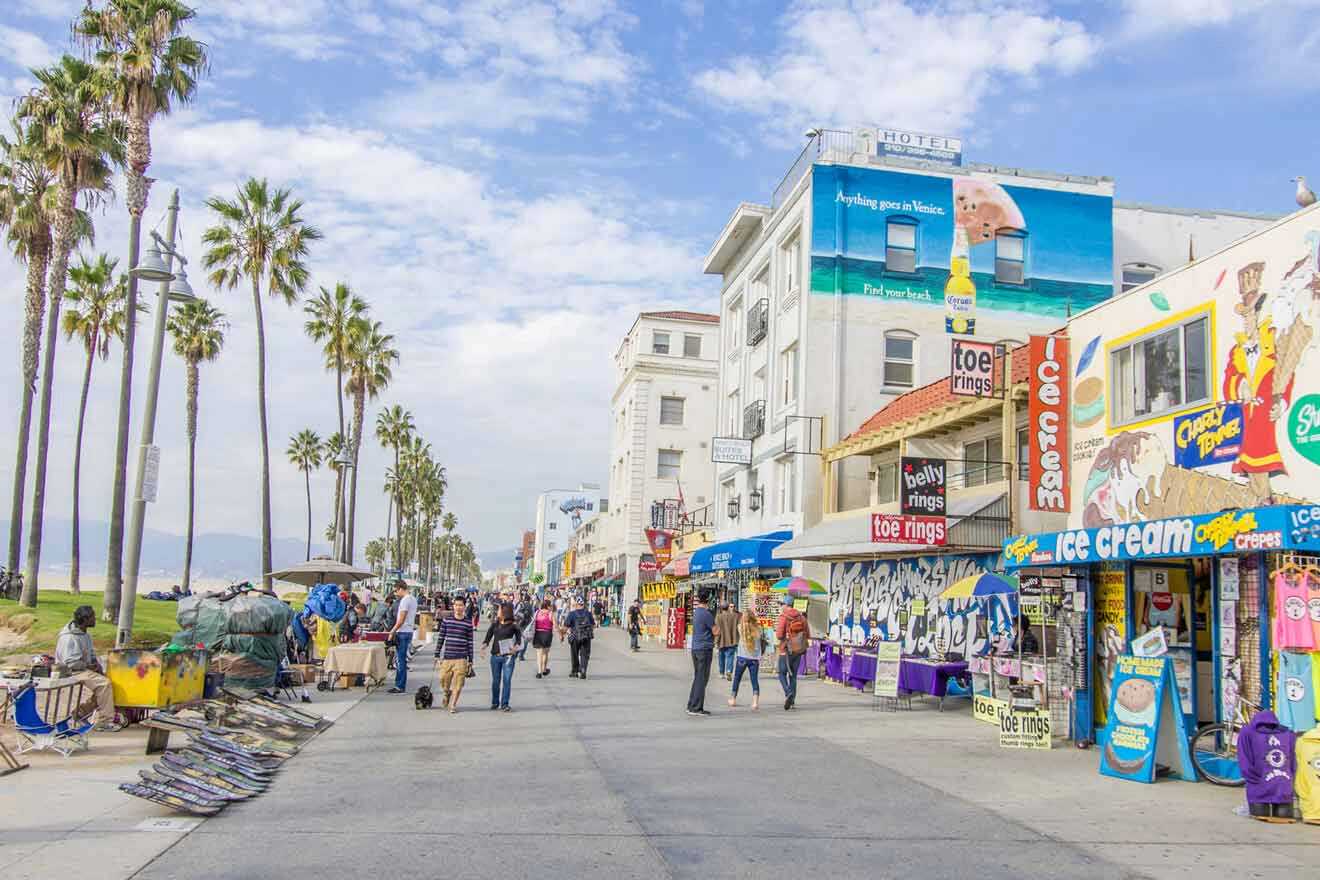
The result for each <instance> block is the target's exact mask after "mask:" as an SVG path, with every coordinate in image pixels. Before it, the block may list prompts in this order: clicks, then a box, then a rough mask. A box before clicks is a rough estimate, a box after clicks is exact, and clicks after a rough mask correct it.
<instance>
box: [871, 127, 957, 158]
mask: <svg viewBox="0 0 1320 880" xmlns="http://www.w3.org/2000/svg"><path fill="white" fill-rule="evenodd" d="M875 150H876V152H877V153H879V154H880V155H881V156H902V157H904V158H907V159H925V160H927V161H931V162H946V163H948V164H950V165H961V164H962V141H961V140H959V139H958V138H953V137H945V136H944V135H942V134H922V133H921V132H917V131H903V130H901V129H897V128H877V129H876V130H875Z"/></svg>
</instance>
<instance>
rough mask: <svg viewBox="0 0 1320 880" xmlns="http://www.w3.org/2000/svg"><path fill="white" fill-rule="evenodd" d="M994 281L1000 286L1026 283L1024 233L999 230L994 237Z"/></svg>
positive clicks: (1012, 230)
mask: <svg viewBox="0 0 1320 880" xmlns="http://www.w3.org/2000/svg"><path fill="white" fill-rule="evenodd" d="M995 281H997V282H999V283H1000V284H1026V283H1027V236H1026V233H1024V232H1019V231H1017V230H1016V229H1001V230H1000V231H999V232H998V233H997V234H996V235H995Z"/></svg>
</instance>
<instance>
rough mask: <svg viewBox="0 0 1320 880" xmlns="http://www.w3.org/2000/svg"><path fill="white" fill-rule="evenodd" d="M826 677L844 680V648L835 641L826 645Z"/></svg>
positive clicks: (832, 679) (833, 679)
mask: <svg viewBox="0 0 1320 880" xmlns="http://www.w3.org/2000/svg"><path fill="white" fill-rule="evenodd" d="M825 677H826V678H828V679H830V680H831V681H843V649H842V648H841V647H840V646H839V645H836V644H834V643H833V642H830V643H828V644H826V645H825Z"/></svg>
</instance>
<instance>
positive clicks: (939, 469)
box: [898, 456, 947, 544]
mask: <svg viewBox="0 0 1320 880" xmlns="http://www.w3.org/2000/svg"><path fill="white" fill-rule="evenodd" d="M945 473H946V467H945V461H944V459H942V458H913V457H910V456H904V457H903V458H902V460H901V461H900V462H899V468H898V490H899V491H898V497H899V505H898V506H899V511H900V512H901V513H905V514H910V515H912V516H944V513H945V510H946V509H947V505H946V496H945V491H944V483H945ZM940 543H941V544H942V543H944V542H943V541H941V542H940Z"/></svg>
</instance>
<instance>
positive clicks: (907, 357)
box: [883, 330, 917, 388]
mask: <svg viewBox="0 0 1320 880" xmlns="http://www.w3.org/2000/svg"><path fill="white" fill-rule="evenodd" d="M884 344H885V351H884V354H885V365H884V377H883V378H884V384H885V387H887V388H911V387H913V386H914V385H915V384H916V381H917V334H915V333H912V332H910V331H907V330H886V331H885V343H884Z"/></svg>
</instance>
